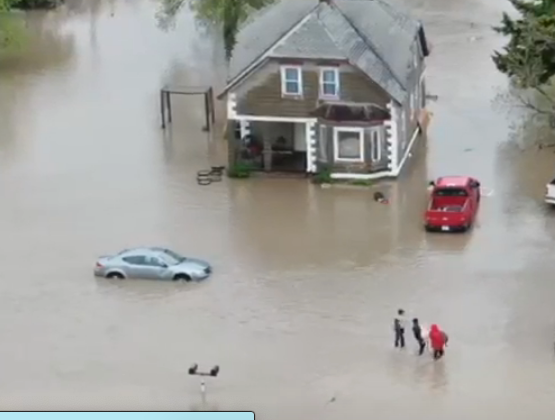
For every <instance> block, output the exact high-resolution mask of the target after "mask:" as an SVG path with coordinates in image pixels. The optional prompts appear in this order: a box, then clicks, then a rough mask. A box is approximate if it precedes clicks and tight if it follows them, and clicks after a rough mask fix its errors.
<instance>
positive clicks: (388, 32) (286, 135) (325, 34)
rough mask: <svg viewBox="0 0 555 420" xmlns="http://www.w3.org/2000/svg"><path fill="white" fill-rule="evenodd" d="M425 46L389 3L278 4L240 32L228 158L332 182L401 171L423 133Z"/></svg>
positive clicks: (301, 0)
mask: <svg viewBox="0 0 555 420" xmlns="http://www.w3.org/2000/svg"><path fill="white" fill-rule="evenodd" d="M428 55H429V49H428V44H427V41H426V36H425V32H424V28H423V25H422V23H421V22H419V21H418V20H416V19H413V18H412V17H410V16H409V15H408V14H407V13H406V12H404V11H402V10H400V9H397V8H396V7H394V6H392V5H391V4H389V3H387V2H386V1H385V0H383V1H382V0H320V1H318V0H296V1H285V0H282V1H279V2H277V3H276V4H274V5H272V6H270V7H268V8H266V9H263V10H261V11H259V12H257V13H255V14H254V15H253V16H252V17H251V19H249V21H248V22H247V23H246V24H245V25H244V27H243V28H242V29H241V31H240V32H239V34H238V37H237V45H236V48H235V50H234V53H233V57H232V59H231V61H230V69H229V70H230V72H229V76H230V77H229V79H228V83H227V85H226V87H225V89H224V90H223V92H222V93H221V94H220V95H219V99H225V100H226V101H227V118H228V130H227V132H228V140H229V145H230V153H229V159H230V162H229V165H230V167H232V166H233V165H238V164H241V163H248V164H249V165H251V168H253V169H255V170H261V171H267V172H272V171H277V172H298V173H303V174H314V173H318V172H323V171H327V172H328V173H329V174H330V175H331V177H332V178H336V179H374V178H380V177H395V176H397V175H399V173H400V172H401V170H402V168H403V165H404V163H405V161H406V158H407V156H408V155H409V153H410V150H411V148H412V147H413V146H414V143H415V142H416V141H417V139H418V138H419V135H418V134H419V132H420V131H421V127H422V124H421V123H420V122H421V118H422V117H423V115H424V112H423V111H424V109H425V106H426V84H425V78H424V75H425V59H426V57H427V56H428Z"/></svg>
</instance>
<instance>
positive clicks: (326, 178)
mask: <svg viewBox="0 0 555 420" xmlns="http://www.w3.org/2000/svg"><path fill="white" fill-rule="evenodd" d="M312 181H313V182H314V183H315V184H331V183H332V182H333V178H332V177H331V169H330V168H327V167H324V168H322V169H321V170H320V171H318V172H317V173H316V175H314V177H312Z"/></svg>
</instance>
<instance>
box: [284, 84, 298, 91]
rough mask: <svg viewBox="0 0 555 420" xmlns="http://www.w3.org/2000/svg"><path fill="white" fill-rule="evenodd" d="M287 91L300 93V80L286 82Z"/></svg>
mask: <svg viewBox="0 0 555 420" xmlns="http://www.w3.org/2000/svg"><path fill="white" fill-rule="evenodd" d="M285 92H286V93H299V83H298V82H286V83H285Z"/></svg>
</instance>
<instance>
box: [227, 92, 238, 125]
mask: <svg viewBox="0 0 555 420" xmlns="http://www.w3.org/2000/svg"><path fill="white" fill-rule="evenodd" d="M236 117H237V95H236V94H235V93H230V94H228V95H227V118H228V119H229V120H233V119H235V118H236Z"/></svg>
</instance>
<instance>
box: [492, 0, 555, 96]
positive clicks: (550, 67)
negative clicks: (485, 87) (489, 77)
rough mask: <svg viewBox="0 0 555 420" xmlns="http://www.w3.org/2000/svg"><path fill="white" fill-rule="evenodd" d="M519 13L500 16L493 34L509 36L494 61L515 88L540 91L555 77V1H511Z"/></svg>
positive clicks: (494, 56)
mask: <svg viewBox="0 0 555 420" xmlns="http://www.w3.org/2000/svg"><path fill="white" fill-rule="evenodd" d="M510 1H511V3H512V5H513V6H514V7H515V8H516V10H517V11H518V12H519V13H520V17H519V18H516V19H513V18H511V17H509V15H508V14H506V13H505V14H503V17H502V20H501V25H500V26H498V27H496V28H494V29H495V31H496V32H498V33H500V34H502V35H505V36H507V37H509V42H508V43H507V45H506V46H505V47H504V48H503V50H502V51H501V52H499V51H496V52H495V53H494V55H493V57H492V58H493V61H494V63H495V65H496V67H497V68H498V70H499V71H501V72H502V73H504V74H506V75H507V76H508V77H509V78H510V79H511V80H512V81H513V82H514V84H515V85H516V86H517V87H520V88H536V89H538V88H540V89H541V87H542V86H543V85H545V84H546V83H548V82H549V81H550V80H551V78H552V77H553V76H554V75H555V0H542V1H524V0H510Z"/></svg>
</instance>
